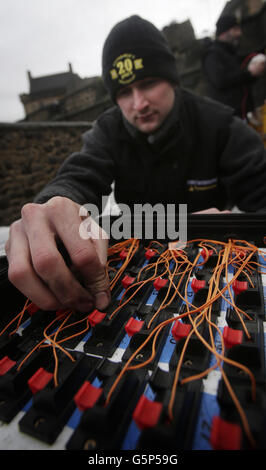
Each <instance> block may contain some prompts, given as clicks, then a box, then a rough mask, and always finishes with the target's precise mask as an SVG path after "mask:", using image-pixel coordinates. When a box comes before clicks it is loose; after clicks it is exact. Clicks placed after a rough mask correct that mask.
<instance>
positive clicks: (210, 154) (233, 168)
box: [35, 90, 266, 212]
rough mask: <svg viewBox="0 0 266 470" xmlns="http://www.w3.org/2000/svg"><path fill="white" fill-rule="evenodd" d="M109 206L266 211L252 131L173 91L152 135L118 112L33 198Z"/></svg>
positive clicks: (262, 163)
mask: <svg viewBox="0 0 266 470" xmlns="http://www.w3.org/2000/svg"><path fill="white" fill-rule="evenodd" d="M113 182H114V193H115V199H116V202H117V203H118V204H119V203H120V204H121V203H125V204H128V205H129V206H130V207H132V205H133V204H136V203H139V204H145V203H150V204H152V205H154V204H156V203H164V204H167V203H172V204H181V203H185V204H188V212H192V211H196V210H201V209H205V208H209V207H218V208H220V209H223V208H226V207H231V206H232V205H237V206H238V207H239V208H240V209H241V210H243V211H258V210H260V209H264V208H266V158H265V151H264V147H263V143H262V141H261V139H260V138H259V137H258V135H257V134H256V132H255V131H254V130H253V129H251V128H250V127H249V126H248V125H247V124H246V123H244V122H243V121H242V120H241V119H239V118H236V117H233V113H232V110H231V108H227V107H225V106H223V105H220V104H217V103H216V102H213V101H212V100H209V99H205V98H201V97H198V96H195V95H193V94H191V93H190V92H187V91H184V90H179V91H178V93H177V99H176V103H175V106H174V108H173V110H172V111H171V113H170V116H169V117H168V118H167V120H166V121H165V123H164V124H163V126H162V127H161V128H160V129H159V130H158V131H157V132H156V133H155V134H154V135H152V136H148V137H147V136H145V135H143V134H140V133H139V132H138V131H136V130H135V129H134V128H133V127H132V126H130V125H129V124H128V123H127V122H126V121H125V120H124V118H123V116H122V114H121V111H120V109H119V108H118V107H112V108H110V109H109V110H107V111H106V112H104V113H103V114H102V115H101V116H100V117H99V119H98V120H97V121H96V122H95V123H94V125H93V127H92V129H91V130H89V131H88V132H86V133H85V134H84V135H83V147H82V149H81V151H80V152H75V153H74V154H72V155H70V156H69V157H68V158H67V159H66V161H65V162H64V164H63V165H62V167H61V169H60V170H59V172H58V174H57V176H56V177H55V178H54V180H53V181H51V183H50V184H48V185H47V186H46V187H45V188H44V189H43V191H41V193H40V194H39V195H38V196H37V197H36V199H35V201H36V202H44V201H46V200H48V199H49V198H51V197H52V196H55V195H61V196H65V197H68V198H70V199H72V200H74V201H76V202H78V203H79V204H86V203H94V204H97V206H98V207H100V209H101V197H102V196H103V195H108V194H110V192H111V184H112V183H113Z"/></svg>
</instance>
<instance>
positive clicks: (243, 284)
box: [233, 280, 248, 295]
mask: <svg viewBox="0 0 266 470" xmlns="http://www.w3.org/2000/svg"><path fill="white" fill-rule="evenodd" d="M247 288H248V283H247V281H237V280H236V281H234V282H233V291H234V293H235V294H236V295H238V294H241V292H245V291H246V290H247Z"/></svg>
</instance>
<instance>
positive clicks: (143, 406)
mask: <svg viewBox="0 0 266 470" xmlns="http://www.w3.org/2000/svg"><path fill="white" fill-rule="evenodd" d="M162 406H163V405H162V403H159V402H156V401H151V400H149V399H148V398H147V397H146V396H145V395H141V397H140V399H139V401H138V403H137V406H136V408H135V410H134V412H133V419H134V421H135V423H137V425H138V427H139V428H140V429H145V428H151V427H153V426H156V424H157V422H158V420H159V417H160V414H161V411H162Z"/></svg>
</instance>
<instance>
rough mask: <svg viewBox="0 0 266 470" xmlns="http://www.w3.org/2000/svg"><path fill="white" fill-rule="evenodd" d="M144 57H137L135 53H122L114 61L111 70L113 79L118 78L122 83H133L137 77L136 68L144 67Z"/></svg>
mask: <svg viewBox="0 0 266 470" xmlns="http://www.w3.org/2000/svg"><path fill="white" fill-rule="evenodd" d="M143 67H144V66H143V59H142V58H140V57H139V58H136V56H135V55H134V54H129V53H125V54H121V55H120V56H119V57H117V58H116V59H115V61H114V62H113V69H111V70H110V74H111V78H112V80H118V82H119V83H121V84H122V85H127V84H128V83H131V82H132V81H133V80H135V78H136V74H135V72H136V70H140V69H143Z"/></svg>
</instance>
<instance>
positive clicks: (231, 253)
mask: <svg viewBox="0 0 266 470" xmlns="http://www.w3.org/2000/svg"><path fill="white" fill-rule="evenodd" d="M195 244H196V245H197V246H198V253H197V255H196V256H195V258H194V260H193V261H191V260H190V259H189V257H188V255H187V251H186V248H187V247H189V246H192V245H195ZM151 246H152V247H153V251H154V252H155V253H156V258H157V259H156V261H154V262H152V261H151V262H148V263H147V264H146V265H145V266H143V267H142V268H141V269H140V270H139V272H138V275H137V278H136V280H135V282H134V283H133V284H131V285H130V286H129V287H128V288H127V289H125V292H124V294H123V295H122V297H121V299H120V301H119V305H118V306H117V307H116V308H115V309H114V310H113V311H112V312H111V314H110V315H109V316H108V318H109V320H111V319H112V318H113V317H114V316H115V315H117V314H118V313H119V310H120V309H121V308H123V307H124V306H125V305H127V304H128V303H129V302H130V300H131V299H132V298H133V297H134V296H135V295H136V294H137V292H138V291H139V290H140V289H142V288H143V287H144V286H145V285H150V283H151V282H154V281H155V280H156V279H158V278H161V277H165V278H167V279H168V281H169V282H168V287H167V289H166V292H165V296H164V298H163V300H162V302H161V304H160V306H159V308H158V309H157V311H156V312H155V313H154V315H153V317H152V318H151V319H150V320H149V323H148V325H147V329H148V330H150V333H149V335H148V336H147V338H146V339H145V340H144V341H143V343H142V344H141V345H140V346H139V347H138V348H137V349H136V350H135V351H134V353H133V354H132V355H131V357H130V358H129V359H128V360H127V362H126V363H125V365H124V366H123V367H122V369H121V371H120V373H119V374H118V375H117V377H116V379H115V380H114V382H113V384H112V386H111V388H110V389H109V392H108V394H107V397H106V403H105V404H106V405H108V403H109V402H110V400H111V397H112V395H113V394H114V392H115V390H116V388H117V386H118V384H119V382H120V381H121V379H122V377H123V376H124V374H125V373H126V372H127V371H129V370H134V369H139V368H142V367H144V366H146V365H147V364H149V363H150V362H151V361H152V360H153V359H154V357H155V354H156V342H157V339H158V336H159V334H160V332H161V331H162V330H163V329H164V328H166V327H168V326H169V325H171V324H172V323H173V322H175V321H176V320H177V319H181V318H184V317H187V319H188V320H189V322H190V323H191V330H190V332H189V334H188V336H187V337H186V340H185V341H184V344H183V348H182V351H181V354H180V358H179V361H178V364H177V367H176V371H175V374H174V381H173V385H172V390H171V396H170V400H169V404H168V417H169V419H170V420H173V407H174V402H175V397H176V390H177V387H178V384H180V385H179V386H182V385H184V384H186V383H188V382H191V381H193V380H198V379H201V378H204V377H206V376H207V375H208V374H209V373H210V372H211V371H212V370H214V369H216V368H219V370H220V371H221V375H222V378H223V380H224V383H225V385H226V387H227V390H228V392H229V394H230V396H231V398H232V401H233V403H234V404H235V406H236V409H237V411H238V413H239V416H240V419H241V422H242V425H243V429H244V432H245V433H246V436H247V438H248V440H249V442H250V443H251V445H252V447H256V443H255V440H254V437H253V436H252V433H251V431H250V427H249V423H248V420H247V417H246V415H245V412H244V410H243V407H242V406H241V403H240V401H239V399H238V398H237V396H236V394H235V392H234V390H233V388H232V386H231V384H230V382H229V379H228V377H227V375H226V373H225V371H224V368H223V364H224V363H228V364H230V365H232V366H234V367H236V368H239V369H241V370H243V371H244V372H245V373H246V374H247V375H248V377H249V378H250V383H251V392H252V393H251V394H252V399H253V401H254V402H255V400H256V381H255V377H254V374H253V373H252V371H251V370H250V369H249V368H248V367H246V366H245V365H243V364H241V363H238V362H236V361H233V360H231V359H229V358H228V357H227V356H226V354H225V345H224V339H223V336H222V333H221V331H220V329H219V327H218V326H217V324H216V323H215V322H214V321H213V319H212V308H213V305H214V303H215V302H216V301H217V300H218V299H222V298H224V299H226V302H227V303H228V304H229V305H231V306H232V307H233V309H234V311H235V312H236V314H237V316H238V318H239V321H240V322H241V325H242V328H243V331H244V334H245V335H246V337H247V338H250V334H249V332H248V328H247V326H246V324H245V319H246V320H250V319H251V318H250V316H249V315H248V314H247V313H246V312H245V311H243V310H242V309H241V308H239V307H238V306H237V305H236V303H235V300H234V298H233V295H232V293H231V289H230V286H231V285H232V283H233V282H234V281H235V280H236V279H237V278H238V276H239V275H240V274H241V275H244V276H245V277H246V278H247V280H248V282H249V284H250V285H251V286H252V287H253V284H252V280H251V275H252V273H254V272H258V273H263V272H264V271H263V269H264V266H263V265H262V264H260V263H259V262H256V261H254V255H256V254H260V255H261V257H262V258H263V260H264V259H265V258H264V254H263V252H262V251H261V250H260V249H259V248H257V247H256V246H255V245H253V244H251V243H249V242H247V241H245V240H229V241H228V242H221V241H217V240H206V239H195V240H190V241H188V242H187V243H186V245H185V248H182V249H180V248H179V249H177V250H175V249H173V248H172V247H170V246H168V247H167V248H165V246H164V245H163V244H161V243H159V242H158V241H152V242H151V243H150V244H149V246H148V247H146V248H145V250H148V249H150V248H151ZM139 247H140V241H139V240H137V239H134V238H132V239H129V240H126V241H123V242H121V243H117V244H114V245H113V246H110V247H109V251H108V263H107V266H106V269H107V272H108V273H109V274H110V273H112V275H113V276H112V279H111V281H110V289H111V291H112V290H113V289H114V287H115V286H116V285H117V283H118V281H119V280H120V279H121V276H122V275H123V273H125V272H126V270H127V268H128V266H129V263H130V261H131V260H132V259H133V257H134V255H135V254H136V252H137V251H138V249H139ZM209 248H211V249H212V250H214V251H215V253H216V254H217V263H216V265H215V266H214V268H213V269H212V274H211V277H210V279H209V282H208V294H207V299H206V301H205V302H204V303H203V304H202V305H200V306H198V307H197V306H195V305H193V304H192V303H191V302H190V301H189V299H188V284H189V281H190V280H191V277H192V275H193V272H194V270H195V269H196V268H199V267H200V266H203V265H204V264H205V263H206V262H207V261H208V257H209V250H208V249H209ZM122 251H124V260H123V261H122V262H121V258H120V256H119V254H121V252H122ZM202 252H205V255H206V256H205V259H204V260H203V261H201V262H200V256H201V253H202ZM117 261H119V262H120V267H119V268H116V267H111V264H112V263H113V262H117ZM170 266H171V267H170ZM230 267H232V268H234V274H233V275H231V278H230V280H229V268H230ZM260 268H261V269H262V270H260ZM222 279H223V281H224V286H223V287H221V282H220V281H221V280H222ZM181 286H183V288H181ZM184 286H185V287H184ZM131 289H133V293H131V294H130V290H131ZM182 292H183V293H182ZM226 293H227V297H225V295H226ZM176 298H179V299H180V300H181V301H182V302H183V303H185V306H186V311H185V312H183V313H180V314H178V315H174V316H173V317H172V318H169V319H167V320H164V321H161V322H159V323H158V324H157V325H156V326H154V327H153V323H154V320H155V319H157V320H158V318H159V319H160V312H161V311H162V310H163V309H165V308H167V307H168V306H170V305H171V303H172V302H173V300H174V299H176ZM29 305H30V300H29V299H27V301H26V303H25V305H24V307H23V309H22V310H21V312H19V314H17V315H16V316H15V317H14V318H13V319H12V320H11V322H10V323H9V324H8V325H6V327H5V328H4V329H3V330H2V331H1V332H0V335H1V334H3V333H4V332H5V331H6V330H7V329H8V328H9V327H10V326H11V324H13V323H14V322H15V321H16V320H17V325H16V328H15V330H13V331H12V332H11V333H10V335H12V334H14V332H16V331H17V329H18V328H19V326H20V324H21V322H22V319H23V316H24V314H25V311H26V309H27V307H29ZM74 313H75V312H71V311H68V312H62V313H61V315H57V317H56V318H55V319H54V320H53V321H52V322H51V323H50V324H49V325H48V326H47V327H46V328H45V330H44V332H43V339H42V340H41V341H40V342H39V343H38V344H37V345H36V346H35V347H34V348H33V349H32V350H31V351H30V352H29V353H28V355H27V356H25V357H24V359H23V361H21V363H20V364H19V368H21V367H22V365H23V364H24V363H25V361H26V360H27V359H28V357H29V356H30V355H31V354H32V353H33V352H34V351H35V350H38V349H39V348H41V347H48V346H51V347H52V348H53V355H54V359H55V367H54V384H55V386H57V385H58V379H57V374H58V358H57V348H58V349H60V350H62V351H63V352H64V353H65V354H66V355H67V356H68V357H69V359H70V360H72V361H74V360H75V359H74V357H73V355H71V353H70V352H69V351H68V350H67V349H66V348H63V347H62V345H61V344H62V343H63V342H64V341H67V340H68V339H70V338H72V337H74V336H79V335H84V334H85V333H86V332H87V331H88V330H89V328H90V324H89V321H88V315H86V316H85V317H84V318H82V319H79V320H76V317H75V321H73V322H72V323H71V322H70V323H68V322H69V320H70V318H71V316H72V315H73V314H74ZM56 322H57V323H58V324H59V326H58V327H57V329H56V331H54V332H52V333H50V334H48V331H49V330H50V328H51V327H52V326H53V325H54V324H55V323H56ZM82 323H85V326H84V327H83V328H82V329H81V330H80V331H79V332H78V333H75V334H74V335H71V336H66V337H64V338H63V339H59V335H60V333H61V332H62V331H65V330H66V329H67V328H71V327H72V326H73V325H76V324H82ZM204 323H205V324H206V325H207V327H208V331H209V342H208V341H207V340H206V339H205V338H204V337H203V336H202V334H201V332H200V328H199V327H200V325H203V324H204ZM216 334H218V335H219V337H220V343H221V352H219V351H218V350H217V347H216V343H215V336H216ZM192 335H196V336H197V338H198V339H199V340H200V341H201V342H202V344H203V345H204V346H205V347H206V348H207V349H208V350H209V351H210V353H211V354H213V356H214V357H215V360H216V362H215V364H213V365H212V366H210V367H209V368H207V369H206V370H204V371H203V372H201V373H198V374H194V375H191V376H189V377H185V378H182V379H181V380H180V374H181V368H182V364H183V360H184V356H185V353H186V350H187V347H188V344H189V341H190V339H191V337H192ZM150 341H152V348H151V351H152V352H151V355H150V357H149V358H148V359H147V360H146V361H145V362H142V363H139V364H133V365H132V362H133V361H134V359H135V358H136V356H137V355H138V354H139V352H140V351H141V350H142V349H143V348H144V347H145V346H146V344H147V343H148V342H150Z"/></svg>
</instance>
